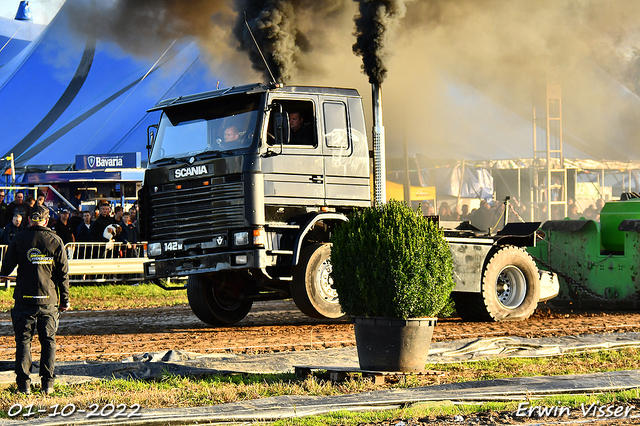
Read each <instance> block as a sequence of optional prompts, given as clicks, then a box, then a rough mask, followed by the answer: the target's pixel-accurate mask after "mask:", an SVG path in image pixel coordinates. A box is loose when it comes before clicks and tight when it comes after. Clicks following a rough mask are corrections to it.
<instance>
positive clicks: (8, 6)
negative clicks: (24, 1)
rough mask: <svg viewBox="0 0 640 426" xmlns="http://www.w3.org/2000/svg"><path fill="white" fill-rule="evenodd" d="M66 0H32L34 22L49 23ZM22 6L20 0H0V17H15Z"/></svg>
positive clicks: (30, 2) (30, 3)
mask: <svg viewBox="0 0 640 426" xmlns="http://www.w3.org/2000/svg"><path fill="white" fill-rule="evenodd" d="M64 2H65V0H30V1H29V5H30V6H31V13H32V15H33V22H34V23H36V24H43V25H44V24H48V23H49V21H51V19H53V17H54V16H56V13H57V12H58V10H60V7H61V6H62V5H63V4H64ZM18 6H20V0H0V17H3V18H8V19H14V18H15V17H16V12H17V11H18Z"/></svg>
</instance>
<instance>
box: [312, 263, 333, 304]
mask: <svg viewBox="0 0 640 426" xmlns="http://www.w3.org/2000/svg"><path fill="white" fill-rule="evenodd" d="M331 269H332V267H331V260H329V259H326V260H325V261H324V262H322V263H321V264H320V267H319V268H318V273H317V275H316V282H317V283H318V292H319V293H320V297H322V298H323V299H324V300H326V301H327V302H329V303H338V293H337V292H336V290H335V289H334V288H333V278H331Z"/></svg>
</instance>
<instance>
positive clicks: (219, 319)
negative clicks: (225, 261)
mask: <svg viewBox="0 0 640 426" xmlns="http://www.w3.org/2000/svg"><path fill="white" fill-rule="evenodd" d="M227 279H228V278H227V277H224V276H223V277H215V278H212V279H208V278H207V276H204V275H191V276H189V279H188V280H187V298H188V299H189V306H191V310H192V311H193V313H194V314H195V315H196V316H197V317H198V318H199V319H200V320H201V321H203V322H205V323H207V324H209V325H214V326H222V325H230V324H235V323H237V322H238V321H240V320H242V319H243V318H244V317H246V316H247V314H248V313H249V311H250V310H251V306H252V304H253V302H251V301H250V300H249V301H245V300H239V299H238V298H236V297H233V295H231V294H230V293H229V292H227V291H225V283H226V280H227Z"/></svg>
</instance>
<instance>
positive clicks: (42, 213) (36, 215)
mask: <svg viewBox="0 0 640 426" xmlns="http://www.w3.org/2000/svg"><path fill="white" fill-rule="evenodd" d="M29 217H30V218H31V221H32V222H43V221H45V220H47V219H49V209H48V208H46V207H45V206H35V207H34V208H33V209H32V210H31V215H30V216H29Z"/></svg>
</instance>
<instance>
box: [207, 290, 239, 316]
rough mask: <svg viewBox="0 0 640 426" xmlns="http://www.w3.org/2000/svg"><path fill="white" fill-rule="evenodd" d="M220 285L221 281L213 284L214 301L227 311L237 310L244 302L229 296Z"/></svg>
mask: <svg viewBox="0 0 640 426" xmlns="http://www.w3.org/2000/svg"><path fill="white" fill-rule="evenodd" d="M220 286H221V284H220V283H214V284H213V285H212V286H211V294H212V295H213V301H214V303H216V304H217V305H218V306H219V307H220V308H222V309H224V310H225V311H229V312H233V311H235V310H237V309H238V308H239V307H240V305H241V304H242V302H240V301H239V300H238V299H235V298H232V297H229V296H228V295H227V294H226V293H225V292H224V291H222V290H221V289H220Z"/></svg>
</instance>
